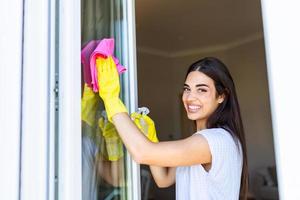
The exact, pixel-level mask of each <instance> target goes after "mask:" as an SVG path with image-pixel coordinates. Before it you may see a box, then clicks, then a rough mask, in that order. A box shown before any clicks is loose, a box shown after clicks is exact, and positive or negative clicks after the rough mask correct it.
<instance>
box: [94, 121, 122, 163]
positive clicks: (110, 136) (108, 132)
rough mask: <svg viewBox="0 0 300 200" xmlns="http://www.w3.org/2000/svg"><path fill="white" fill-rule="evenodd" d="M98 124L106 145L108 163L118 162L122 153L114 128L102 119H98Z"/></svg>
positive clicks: (119, 140) (120, 142) (120, 143)
mask: <svg viewBox="0 0 300 200" xmlns="http://www.w3.org/2000/svg"><path fill="white" fill-rule="evenodd" d="M98 124H99V127H100V129H101V131H102V135H103V137H104V140H105V143H106V150H107V154H108V159H109V160H110V161H117V160H119V159H120V158H121V157H122V156H123V155H124V153H123V145H122V141H121V138H120V136H119V135H118V133H117V130H116V128H115V126H114V125H113V124H112V123H111V122H109V121H107V122H106V121H105V120H104V118H103V117H101V118H100V119H99V121H98Z"/></svg>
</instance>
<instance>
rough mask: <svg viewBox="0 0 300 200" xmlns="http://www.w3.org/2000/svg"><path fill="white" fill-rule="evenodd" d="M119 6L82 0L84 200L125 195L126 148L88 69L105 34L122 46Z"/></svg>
mask: <svg viewBox="0 0 300 200" xmlns="http://www.w3.org/2000/svg"><path fill="white" fill-rule="evenodd" d="M120 7H121V3H120V1H110V0H82V1H81V44H82V50H84V49H85V50H86V49H88V50H87V51H85V52H84V54H82V58H81V59H82V60H81V61H82V81H81V82H82V88H81V91H82V100H81V118H82V199H83V200H96V199H97V200H100V199H101V200H102V199H104V200H112V199H113V200H115V199H126V187H125V186H126V179H125V157H124V154H125V153H124V152H125V151H124V149H123V145H122V142H121V140H120V138H119V136H118V134H117V132H116V130H115V128H114V126H113V124H111V123H109V122H108V120H107V119H106V114H105V111H104V106H103V102H102V101H101V100H100V97H99V95H98V93H97V92H95V91H94V90H93V87H92V85H91V84H90V77H89V73H88V72H87V69H88V68H89V66H88V65H89V63H90V62H89V59H90V54H91V51H93V49H94V48H95V47H96V45H97V44H99V41H101V40H102V39H103V38H119V40H118V41H116V42H115V49H120V46H121V41H120V38H121V36H120V34H121V33H118V32H116V30H120V31H119V32H121V29H120V23H119V22H120V19H119V18H120V15H121V14H120V10H122V9H121V8H120ZM116 26H118V27H116ZM87 45H90V47H88V48H86V47H87ZM115 53H116V54H117V55H121V52H118V51H117V52H115ZM120 59H121V58H120Z"/></svg>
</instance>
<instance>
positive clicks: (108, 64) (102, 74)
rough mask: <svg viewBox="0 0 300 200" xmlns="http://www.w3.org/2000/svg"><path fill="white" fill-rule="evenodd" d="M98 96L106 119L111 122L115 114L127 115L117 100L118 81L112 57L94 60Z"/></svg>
mask: <svg viewBox="0 0 300 200" xmlns="http://www.w3.org/2000/svg"><path fill="white" fill-rule="evenodd" d="M96 67H97V75H98V84H99V95H100V97H101V98H102V99H103V102H104V106H105V109H106V113H107V117H108V120H109V121H110V122H112V116H114V115H115V114H117V113H121V112H126V113H128V111H127V109H126V107H125V105H124V104H123V102H122V101H121V100H120V98H119V94H120V81H119V74H118V71H117V68H116V64H115V62H114V61H113V59H112V57H111V56H110V57H108V58H107V59H104V58H100V57H99V58H97V59H96Z"/></svg>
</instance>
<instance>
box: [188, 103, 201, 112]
mask: <svg viewBox="0 0 300 200" xmlns="http://www.w3.org/2000/svg"><path fill="white" fill-rule="evenodd" d="M187 108H188V112H189V113H196V112H198V111H199V110H200V108H201V106H197V105H187Z"/></svg>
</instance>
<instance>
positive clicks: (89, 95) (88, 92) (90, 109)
mask: <svg viewBox="0 0 300 200" xmlns="http://www.w3.org/2000/svg"><path fill="white" fill-rule="evenodd" d="M98 98H99V97H97V94H95V93H94V92H93V90H92V88H90V87H88V86H87V84H85V85H84V88H83V95H82V98H81V119H82V120H83V121H85V122H86V123H87V124H88V125H90V126H91V127H93V126H95V125H96V124H95V123H96V112H97V110H98V107H99V100H98Z"/></svg>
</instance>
